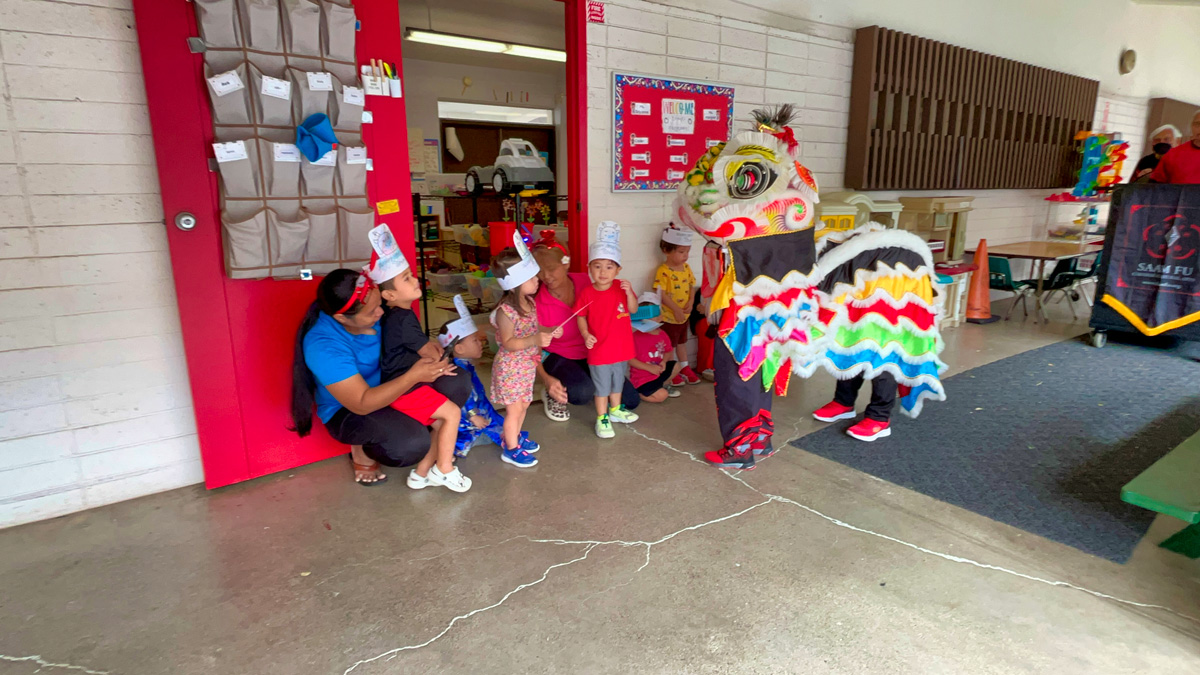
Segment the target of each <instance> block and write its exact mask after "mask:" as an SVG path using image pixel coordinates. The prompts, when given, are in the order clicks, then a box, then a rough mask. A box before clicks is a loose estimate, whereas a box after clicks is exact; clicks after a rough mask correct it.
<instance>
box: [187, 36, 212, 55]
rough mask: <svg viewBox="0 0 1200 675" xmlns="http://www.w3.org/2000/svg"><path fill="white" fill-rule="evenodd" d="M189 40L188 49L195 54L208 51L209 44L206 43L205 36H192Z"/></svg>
mask: <svg viewBox="0 0 1200 675" xmlns="http://www.w3.org/2000/svg"><path fill="white" fill-rule="evenodd" d="M187 42H188V51H189V52H191V53H193V54H203V53H204V52H206V51H208V45H206V44H204V38H198V37H190V38H188V39H187Z"/></svg>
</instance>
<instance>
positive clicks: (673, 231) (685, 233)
mask: <svg viewBox="0 0 1200 675" xmlns="http://www.w3.org/2000/svg"><path fill="white" fill-rule="evenodd" d="M662 240H663V241H665V242H667V243H668V244H675V245H676V246H691V245H692V232H691V230H681V229H679V228H678V227H675V223H671V224H670V225H668V226H667V229H665V230H663V233H662Z"/></svg>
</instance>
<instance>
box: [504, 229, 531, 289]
mask: <svg viewBox="0 0 1200 675" xmlns="http://www.w3.org/2000/svg"><path fill="white" fill-rule="evenodd" d="M513 248H515V249H517V254H518V255H520V256H521V262H519V263H517V264H516V265H513V266H512V267H510V268H508V272H507V273H506V274H505V275H504V277H503V278H500V277H497V278H496V281H499V282H500V288H503V289H504V290H506V291H511V290H512V289H514V288H516V287H518V286H520V285H521V284H523V283H525V282H526V281H529V280H530V279H532V278H534V277H536V276H537V273H538V270H540V269H541V268H539V267H538V264H537V261H536V260H534V259H533V254H532V253H530V252H529V247H528V246H526V245H525V240H524V239H522V238H521V231H520V230H517V231H515V232H513Z"/></svg>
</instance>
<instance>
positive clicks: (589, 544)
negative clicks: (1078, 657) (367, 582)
mask: <svg viewBox="0 0 1200 675" xmlns="http://www.w3.org/2000/svg"><path fill="white" fill-rule="evenodd" d="M801 421H802V420H801ZM799 425H800V421H797V422H796V423H795V424H793V425H792V430H793V433H796V432H797V431H798V429H799ZM626 428H627V429H629V430H630V431H631V432H633V433H634V434H635V435H637V436H640V437H641V438H643V439H645V440H648V441H650V442H652V443H656V444H658V445H661V446H663V447H665V448H667V449H668V450H671V451H672V452H674V453H677V454H680V455H683V456H685V457H687V458H688V459H689V460H691V461H693V462H696V463H699V464H703V465H705V466H706V467H707V466H709V464H708V462H706V461H705V460H703V459H701V458H699V457H696V456H695V455H694V454H692V453H690V452H688V451H686V450H680V449H679V448H676V447H675V446H673V445H671V444H670V443H668V442H667V441H664V440H662V439H660V438H654V437H653V436H649V435H647V434H644V433H642V432H641V431H639V430H638V429H637V428H635V427H634V426H633V425H627V426H626ZM799 437H800V436H799V435H796V436H794V437H793V438H790V439H788V440H787V441H785V442H784V443H783V445H782V446H780V449H781V450H782V449H783V448H786V447H788V446H789V445H790V444H791V442H792V441H794V440H796V439H798V438H799ZM759 461H760V462H762V461H765V460H759ZM717 470H718V471H720V472H721V473H723V474H725V475H726V476H727V477H729V478H730V479H732V480H734V481H737V482H738V483H741V484H742V485H744V486H745V487H747V488H749V489H750V490H753V491H754V492H756V493H758V494H759V495H762V496H763V497H766V499H765V500H764V501H762V502H759V503H757V504H754V505H753V506H750V507H748V508H745V509H742V510H740V511H736V512H734V513H730V514H728V515H725V516H722V517H720V518H714V519H712V520H709V521H706V522H703V523H699V524H696V525H689V526H688V527H685V528H682V529H680V530H676V531H675V532H671V533H670V534H667V535H665V536H663V537H660V538H658V539H656V540H654V541H626V540H619V539H618V540H610V541H598V540H568V539H534V538H532V537H529V536H526V535H518V536H516V537H509V538H508V539H505V540H503V541H500V542H496V543H494V544H485V545H483V546H470V547H465V548H459V549H455V550H454V551H448V552H446V553H441V554H438V555H435V556H430V557H427V558H416V559H413V560H410V561H409V562H410V563H411V562H422V561H428V560H434V559H436V558H441V557H444V556H447V555H453V554H455V553H460V552H465V551H474V550H481V549H486V548H492V547H494V546H499V545H502V544H505V543H508V542H510V541H513V540H516V539H525V540H527V541H529V542H530V543H535V544H555V545H560V546H566V545H571V546H583V547H584V548H583V551H582V553H583V555H580V556H578V557H576V558H573V559H571V560H568V561H566V562H561V563H556V564H554V565H551V566H550V567H548V568H546V570H545V571H543V572H542V574H541V576H540V577H538V578H537V579H536V580H534V581H531V582H527V583H524V584H521V585H519V586H517V587H516V588H514V589H512V590H510V591H508V592H507V593H505V594H504V596H503V597H501V598H500V600H498V601H496V602H494V603H492V604H490V605H487V606H485V607H479V608H476V609H473V610H471V611H470V612H467V613H465V614H460V615H458V616H456V617H454V618H453V619H451V620H450V622H449V623H448V624H446V626H445V628H443V629H442V630H441V632H439V633H438V634H437V635H435V636H433V637H432V638H430V639H428V640H426V641H425V642H421V643H418V644H412V645H405V646H402V647H396V648H394V649H390V650H388V651H386V652H383V653H381V654H379V655H377V656H373V657H371V658H368V659H362V660H360V661H357V662H355V663H354V664H352V665H351V666H350V667H348V668H346V670H344V671H343V672H342V675H349V673H351V672H353V671H354V670H355V669H357V668H358V667H359V666H363V665H366V664H369V663H373V662H376V661H379V660H381V659H382V660H384V661H385V662H386V661H391V660H392V659H394V658H396V657H397V656H398V655H399V654H400V653H401V652H405V651H411V650H416V649H421V648H423V647H427V646H429V645H431V644H433V643H434V642H436V641H438V640H440V639H441V638H442V637H444V636H446V635H447V634H448V633H449V632H450V631H451V630H452V629H453V628H454V626H455V624H457V623H458V622H460V621H464V620H466V619H469V618H471V617H472V616H475V615H476V614H480V613H482V612H486V611H489V610H492V609H495V608H497V607H500V606H501V605H503V604H504V603H505V602H506V601H507V600H508V599H509V598H511V597H512V596H514V595H516V594H517V593H519V592H521V591H523V590H525V589H527V588H531V587H533V586H536V585H538V584H540V583H542V582H543V581H545V580H546V579H547V578H549V576H550V573H551V572H552V571H554V570H555V569H558V568H560V567H568V566H570V565H573V564H575V563H578V562H582V561H584V560H586V559H587V558H588V556H589V555H590V554H591V553H592V551H593V550H595V549H596V548H598V547H601V546H621V547H634V546H644V547H645V552H646V557H645V560H644V561H643V562H642V564H641V566H640V567H638V568H637V569H636V570H634V572H633V574H632V575H630V578H629V580H628V581H626V582H625V583H623V584H617V585H614V586H612V587H609V588H607V589H605V590H603V591H598V592H597V593H593V594H592V595H589V596H588V597H587V598H585V601H586V600H588V599H591V598H593V597H596V596H597V595H600V594H603V593H607V592H609V591H611V590H614V589H616V588H620V587H622V586H627V585H629V584H630V583H632V582H633V577H635V576H637V574H639V573H640V572H641V571H642V570H644V569H646V568H647V567H648V566H649V565H650V562H651V557H650V553H651V549H653V547H654V546H656V545H658V544H662V543H665V542H667V541H670V540H671V539H673V538H675V537H677V536H679V535H681V534H683V533H685V532H691V531H695V530H699V529H702V528H705V527H708V526H709V525H715V524H717V523H721V522H725V521H728V520H733V519H734V518H738V517H741V516H743V515H745V514H747V513H749V512H751V511H753V510H755V509H758V508H761V507H763V506H767V505H769V504H771V503H772V502H774V503H778V504H786V505H789V506H793V507H795V508H799V509H801V510H803V511H806V512H808V513H811V514H812V515H815V516H817V517H819V518H822V519H824V520H826V521H828V522H829V523H832V524H833V525H835V526H837V527H841V528H845V529H848V530H851V531H853V532H858V533H860V534H866V535H870V536H873V537H878V538H880V539H883V540H885V541H889V542H892V543H895V544H899V545H901V546H905V547H907V548H910V549H913V550H915V551H918V552H920V553H924V554H926V555H931V556H935V557H937V558H941V559H943V560H946V561H949V562H953V563H958V564H965V565H971V566H974V567H977V568H980V569H984V570H990V571H994V572H1000V573H1003V574H1009V575H1012V576H1015V577H1018V578H1021V579H1025V580H1027V581H1033V582H1036V583H1041V584H1046V585H1048V586H1055V587H1060V588H1069V589H1071V590H1075V591H1080V592H1082V593H1087V594H1089V595H1092V596H1094V597H1096V598H1100V599H1103V600H1110V601H1113V602H1117V603H1120V604H1123V605H1128V606H1131V607H1138V608H1141V609H1155V610H1161V611H1164V612H1167V613H1169V614H1172V615H1174V616H1177V617H1179V618H1182V619H1185V620H1187V621H1191V622H1193V623H1196V624H1198V625H1200V617H1195V616H1191V615H1188V614H1184V613H1182V612H1178V611H1176V610H1174V609H1171V608H1170V607H1166V606H1164V605H1159V604H1154V603H1145V602H1138V601H1135V600H1127V599H1125V598H1120V597H1117V596H1114V595H1109V594H1107V593H1103V592H1100V591H1096V590H1093V589H1090V588H1086V587H1083V586H1079V585H1076V584H1073V583H1071V582H1069V581H1060V580H1054V579H1044V578H1042V577H1037V576H1033V575H1030V574H1025V573H1023V572H1018V571H1015V570H1011V569H1008V568H1006V567H1001V566H999V565H992V564H989V563H984V562H979V561H977V560H972V559H970V558H964V557H962V556H956V555H952V554H949V553H944V552H942V551H935V550H933V549H928V548H925V547H923V546H919V545H917V544H914V543H911V542H908V541H904V540H902V539H898V538H896V537H892V536H890V535H886V534H883V533H880V532H876V531H874V530H869V529H866V528H862V527H858V526H857V525H853V524H851V523H847V522H845V521H843V520H840V519H838V518H835V517H833V516H830V515H827V514H825V513H822V512H821V511H818V510H817V509H814V508H813V507H811V506H808V505H806V504H802V503H800V502H798V501H795V500H793V499H789V498H787V497H783V496H781V495H776V494H771V493H769V492H763V491H762V490H759V489H758V488H756V487H754V486H753V485H750V484H749V483H747V482H746V481H745V480H744V479H743V478H742V477H741V476H740V475H737V473H735V472H733V471H729V470H725V469H717ZM739 473H740V472H739ZM366 564H369V561H368V562H367V563H357V564H355V565H350V566H347V567H346V568H343V569H342V570H339V571H338V572H337V573H335V574H334V575H333V576H337V575H338V574H340V573H341V572H343V571H345V570H346V569H349V568H350V567H357V566H362V565H366ZM332 578H333V577H330V579H332ZM327 580H328V579H327Z"/></svg>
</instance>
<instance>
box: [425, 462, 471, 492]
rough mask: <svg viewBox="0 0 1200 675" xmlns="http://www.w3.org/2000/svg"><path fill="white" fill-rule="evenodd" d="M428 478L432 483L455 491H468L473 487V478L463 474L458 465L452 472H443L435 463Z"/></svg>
mask: <svg viewBox="0 0 1200 675" xmlns="http://www.w3.org/2000/svg"><path fill="white" fill-rule="evenodd" d="M426 480H428V481H429V484H430V485H443V486H445V487H447V488H449V489H451V490H453V491H454V492H466V491H467V490H470V489H471V479H470V478H467V477H466V476H465V475H463V472H462V471H459V470H458V467H457V466H456V467H454V470H453V471H451V472H450V473H442V472H441V471H439V470H438V468H437V465H436V464H434V465H433V468H432V469H430V470H429V475H428V476H427V477H426Z"/></svg>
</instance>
